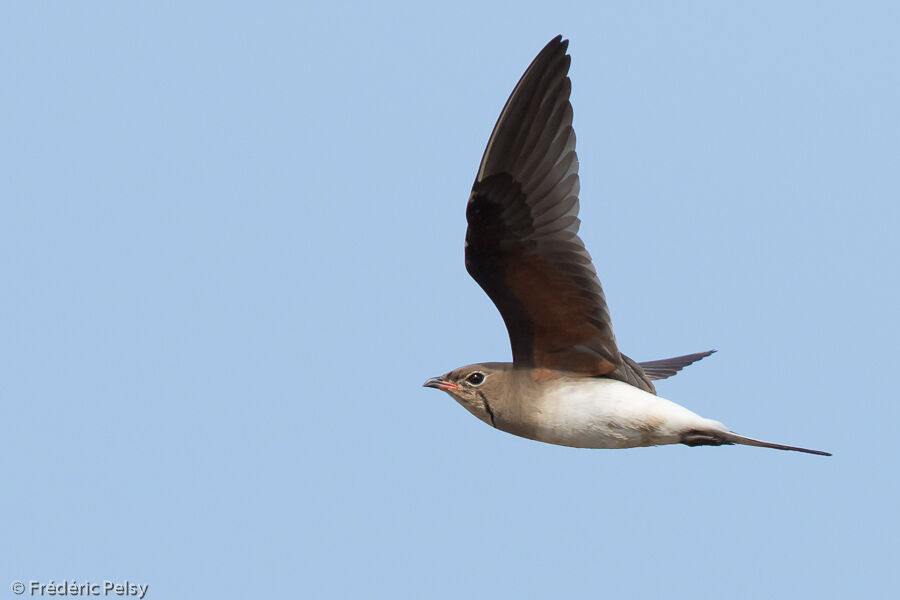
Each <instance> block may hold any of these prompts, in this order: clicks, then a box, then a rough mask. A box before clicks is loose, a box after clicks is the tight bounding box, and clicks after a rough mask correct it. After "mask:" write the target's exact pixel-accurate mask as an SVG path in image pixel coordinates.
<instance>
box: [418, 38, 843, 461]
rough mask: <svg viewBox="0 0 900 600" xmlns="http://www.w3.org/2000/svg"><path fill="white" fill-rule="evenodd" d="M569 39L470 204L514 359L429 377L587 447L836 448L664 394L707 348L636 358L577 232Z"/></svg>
mask: <svg viewBox="0 0 900 600" xmlns="http://www.w3.org/2000/svg"><path fill="white" fill-rule="evenodd" d="M567 47H568V41H567V40H563V39H562V36H557V37H556V38H554V39H553V40H551V41H550V43H548V44H547V45H546V46H545V47H544V49H543V50H541V52H540V53H539V54H538V55H537V57H535V59H534V60H533V61H532V62H531V64H530V65H529V66H528V68H527V69H526V70H525V73H524V75H522V78H521V79H519V82H518V83H517V84H516V87H515V89H513V91H512V94H511V95H510V96H509V99H508V100H507V101H506V105H505V106H504V107H503V110H502V111H501V112H500V117H499V118H498V119H497V124H496V125H495V126H494V131H493V132H492V133H491V137H490V139H489V140H488V143H487V148H485V151H484V156H483V157H482V159H481V165H480V166H479V168H478V175H477V176H476V177H475V184H474V185H473V186H472V193H471V194H470V196H469V201H468V205H467V206H466V220H467V221H468V230H467V231H466V270H468V272H469V274H470V275H471V276H472V277H473V278H474V279H475V281H477V282H478V285H480V286H481V287H482V289H484V291H485V292H486V293H487V295H488V296H489V297H490V298H491V300H492V301H493V303H494V304H495V305H496V306H497V309H498V310H499V311H500V315H501V316H502V317H503V321H504V322H505V324H506V329H507V331H508V333H509V341H510V344H511V346H512V355H513V362H512V363H502V362H488V363H479V364H473V365H467V366H464V367H459V368H458V369H454V370H452V371H450V372H449V373H446V374H444V375H442V376H440V377H432V378H431V379H429V380H428V381H426V382H425V384H424V385H425V387H431V388H437V389H439V390H443V391H445V392H447V393H448V394H450V395H451V396H452V397H453V398H454V399H455V400H456V401H457V402H459V403H460V404H462V405H463V406H464V407H465V408H466V409H467V410H468V411H469V412H471V413H472V414H473V415H475V416H476V417H478V418H479V419H481V420H482V421H484V422H485V423H487V424H489V425H491V426H493V427H496V428H497V429H500V430H503V431H506V432H509V433H512V434H514V435H518V436H522V437H525V438H529V439H533V440H538V441H541V442H547V443H550V444H559V445H563V446H574V447H578V448H633V447H638V446H655V445H662V444H686V445H688V446H721V445H725V444H744V445H748V446H762V447H764V448H776V449H778V450H795V451H798V452H808V453H810V454H821V455H825V456H830V454H829V453H828V452H823V451H821V450H810V449H807V448H798V447H795V446H785V445H782V444H773V443H771V442H764V441H761V440H756V439H753V438H749V437H745V436H742V435H738V434H737V433H734V432H733V431H731V430H729V429H728V428H727V427H726V426H725V425H723V424H722V423H719V422H718V421H713V420H711V419H706V418H704V417H701V416H699V415H697V414H695V413H694V412H692V411H690V410H688V409H687V408H684V407H683V406H680V405H678V404H675V403H674V402H671V401H669V400H666V399H665V398H661V397H660V396H657V395H656V388H655V387H654V386H653V380H656V379H664V378H666V377H670V376H672V375H674V374H675V373H677V372H678V371H679V370H681V369H682V368H683V367H685V366H687V365H689V364H691V363H693V362H695V361H698V360H700V359H701V358H704V357H706V356H709V355H710V354H711V353H712V352H713V351H712V350H710V351H707V352H699V353H696V354H689V355H686V356H678V357H675V358H668V359H663V360H654V361H650V362H642V363H638V362H635V361H633V360H632V359H630V358H628V357H627V356H625V355H624V354H622V353H621V352H620V351H619V348H618V346H617V345H616V339H615V336H614V335H613V330H612V324H611V322H610V316H609V310H608V308H607V306H606V300H605V298H604V295H603V289H602V288H601V287H600V281H599V280H598V279H597V273H596V271H595V270H594V266H593V264H592V263H591V257H590V255H589V254H588V252H587V250H586V249H585V247H584V244H583V243H582V241H581V238H579V237H578V226H579V224H580V221H579V219H578V191H579V183H578V159H577V157H576V155H575V131H574V130H573V129H572V105H571V103H570V102H569V93H570V91H571V85H572V84H571V81H570V80H569V77H568V71H569V63H570V57H569V55H568V54H566V49H567Z"/></svg>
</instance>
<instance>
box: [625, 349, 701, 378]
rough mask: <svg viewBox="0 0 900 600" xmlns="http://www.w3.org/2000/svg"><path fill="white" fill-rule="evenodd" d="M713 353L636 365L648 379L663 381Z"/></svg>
mask: <svg viewBox="0 0 900 600" xmlns="http://www.w3.org/2000/svg"><path fill="white" fill-rule="evenodd" d="M713 352H715V350H707V351H706V352H696V353H694V354H685V355H684V356H675V357H673V358H662V359H660V360H648V361H646V362H641V363H638V364H639V365H641V369H643V370H644V373H645V374H646V375H647V377H649V378H650V379H665V378H667V377H671V376H672V375H674V374H675V373H677V372H678V371H680V370H682V369H683V368H685V367H686V366H688V365H692V364H694V363H695V362H697V361H698V360H701V359H704V358H706V357H707V356H709V355H710V354H712V353H713Z"/></svg>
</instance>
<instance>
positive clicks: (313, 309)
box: [0, 2, 900, 599]
mask: <svg viewBox="0 0 900 600" xmlns="http://www.w3.org/2000/svg"><path fill="white" fill-rule="evenodd" d="M736 4H737V3H727V5H726V4H725V3H721V2H689V3H667V2H646V3H616V4H609V3H592V2H583V3H577V2H576V3H554V4H552V5H551V4H548V3H517V4H516V5H515V6H516V8H515V9H514V10H513V9H512V8H511V7H512V5H511V4H509V3H490V2H488V3H482V2H478V3H467V2H459V3H452V4H449V5H447V4H445V5H441V6H426V5H411V4H409V5H407V4H405V3H400V4H398V3H390V2H382V3H371V4H368V5H362V4H361V3H360V4H358V5H354V4H340V3H319V4H312V3H304V2H300V3H296V2H294V3H268V2H260V3H252V4H250V3H240V4H238V3H229V2H215V3H212V2H210V3H196V2H187V3H133V2H128V3H124V2H104V3H99V2H77V3H75V2H72V3H56V4H51V3H34V2H29V3H15V4H11V5H7V6H5V7H4V8H3V10H2V13H0V56H2V60H0V75H2V80H3V83H4V85H3V92H2V93H0V190H2V191H0V274H2V278H3V281H4V282H5V284H6V285H5V287H4V291H3V293H2V294H0V315H2V318H0V339H2V343H0V420H2V423H3V425H4V434H3V435H2V436H0V481H2V482H3V489H2V493H0V539H2V540H3V541H4V543H3V544H2V549H0V578H2V581H0V584H2V585H3V586H7V587H5V589H6V590H7V591H6V592H0V596H2V595H3V594H7V595H8V597H10V598H12V597H15V596H13V594H12V592H11V591H9V587H8V583H11V582H13V581H15V580H21V581H24V582H28V581H30V580H38V581H41V582H45V583H46V582H49V581H50V580H53V581H56V582H59V581H62V580H65V579H68V580H70V581H71V580H73V579H74V580H77V581H79V582H83V581H87V580H90V581H102V580H106V579H109V580H118V581H122V580H126V579H127V580H130V581H132V582H135V583H144V584H149V585H150V588H149V592H148V595H147V597H148V598H151V599H153V598H156V599H161V598H178V597H181V598H247V597H263V598H265V597H272V598H274V597H286V596H291V597H367V598H369V597H371V598H380V597H384V598H398V597H400V598H403V597H410V598H411V597H446V598H465V597H476V598H477V597H481V598H501V597H537V596H550V597H574V596H591V597H600V598H603V597H608V596H613V595H614V596H616V597H662V596H665V597H668V598H674V599H680V598H696V597H713V596H720V595H722V594H727V595H728V596H729V597H730V598H761V597H773V598H777V597H806V598H841V599H844V598H848V597H863V596H872V597H885V596H887V595H888V594H889V593H890V592H891V591H895V590H896V589H897V588H898V585H900V576H898V574H897V573H898V572H897V568H896V565H897V556H898V550H897V548H898V546H897V539H898V536H900V517H898V506H900V483H898V477H897V468H898V459H900V451H898V449H897V439H896V437H897V431H898V428H897V423H898V421H900V400H898V398H897V393H896V391H895V381H894V380H895V376H896V374H897V344H896V340H897V338H898V336H900V327H898V318H897V315H896V307H897V306H898V304H900V277H898V267H897V259H898V256H900V241H898V235H897V230H898V217H900V209H898V202H897V199H898V196H900V176H898V165H900V112H898V106H900V72H898V69H897V64H898V58H900V42H898V38H897V25H898V23H900V9H898V7H897V5H896V4H895V3H888V2H884V3H877V2H868V3H857V4H851V3H832V2H793V3H782V2H755V3H742V5H741V6H736ZM557 33H562V34H563V35H565V36H566V37H568V38H570V39H571V44H570V52H571V53H572V56H573V60H572V69H571V72H570V74H571V77H572V80H573V92H572V102H573V105H574V110H575V118H574V122H575V129H576V132H577V134H578V152H579V159H580V163H581V190H582V191H581V202H582V210H581V216H582V220H583V225H582V230H581V233H582V237H583V239H584V241H585V243H586V245H587V247H588V249H589V250H590V251H591V253H592V254H593V256H594V260H595V263H596V266H597V270H598V272H599V274H600V278H601V280H602V281H603V284H604V287H605V289H606V293H607V299H608V302H609V305H610V310H611V313H612V316H613V322H614V326H615V329H616V333H617V337H618V341H619V345H620V347H621V348H622V350H623V351H624V352H626V353H628V354H629V355H631V356H633V357H634V358H636V359H638V360H649V359H654V358H660V357H666V356H671V355H675V354H682V353H687V352H694V351H698V350H704V349H707V348H716V349H718V351H719V352H718V353H717V354H716V355H714V356H713V357H711V358H708V359H706V360H704V361H703V362H702V363H699V364H697V365H694V366H691V367H690V368H688V369H687V370H686V371H684V372H682V373H681V374H679V375H678V376H677V377H675V378H674V379H671V380H668V381H665V382H662V383H661V384H660V385H659V391H660V393H661V394H662V395H664V396H666V397H668V398H671V399H672V400H674V401H676V402H679V403H681V404H684V405H686V406H688V407H689V408H691V409H693V410H695V411H697V412H699V413H701V414H703V415H704V416H707V417H710V418H714V419H717V420H721V421H723V422H725V423H727V424H728V425H729V426H730V427H732V428H733V429H735V430H736V431H738V432H741V433H744V434H746V435H751V436H754V437H760V438H763V439H769V440H772V441H776V442H783V443H788V444H797V445H803V446H808V447H813V448H822V449H825V450H830V451H832V452H834V456H833V457H832V458H821V457H816V456H808V455H803V454H795V453H785V452H776V451H768V450H762V449H756V448H686V447H682V446H670V447H663V448H644V449H635V450H627V451H613V450H609V451H589V450H575V449H569V448H561V447H553V446H549V445H545V444H540V443H537V442H532V441H528V440H524V439H520V438H516V437H513V436H510V435H508V434H505V433H501V432H499V431H496V430H493V429H491V428H489V427H487V426H485V425H484V424H482V423H481V422H479V421H477V420H476V419H474V418H473V417H471V416H470V415H469V414H468V413H467V412H466V411H465V410H464V409H462V408H461V407H460V406H458V405H456V404H455V403H454V402H453V401H452V400H451V399H450V398H449V397H447V396H446V395H444V394H440V393H437V392H435V391H434V390H427V389H422V388H421V387H420V386H421V384H422V382H423V381H424V380H425V379H426V378H427V377H430V376H433V375H438V374H440V373H443V372H445V371H447V370H449V369H451V368H454V367H456V366H459V365H462V364H466V363H470V362H475V361H481V360H508V359H509V356H510V351H509V348H508V341H507V338H506V333H505V330H504V328H503V324H502V321H501V320H500V317H499V315H498V314H497V312H496V311H495V309H494V307H493V305H492V304H491V303H490V301H489V300H488V298H487V297H486V296H485V295H484V294H483V293H482V292H481V290H480V289H479V288H478V287H477V285H476V284H475V283H474V282H473V281H472V280H471V279H470V278H469V277H468V275H467V274H466V272H465V269H464V267H463V262H462V251H463V246H462V242H463V235H464V231H465V213H464V209H465V201H466V198H467V195H468V192H469V187H470V186H471V183H472V180H473V178H474V176H475V171H476V168H477V165H478V161H479V159H480V158H481V153H482V151H483V148H484V144H485V142H486V141H487V138H488V135H489V133H490V130H491V127H492V126H493V124H494V121H495V119H496V117H497V115H498V113H499V111H500V109H501V107H502V106H503V102H504V101H505V99H506V97H507V95H508V94H509V92H510V91H511V90H512V87H513V85H514V84H515V82H516V81H517V79H518V77H519V75H520V74H521V73H522V71H523V70H524V68H525V67H526V66H527V64H528V63H529V61H530V60H531V59H532V57H533V56H534V55H535V54H536V53H537V52H538V51H539V50H540V48H541V47H542V46H543V45H544V44H545V43H546V42H547V41H548V40H549V39H550V38H552V37H553V36H555V35H556V34H557ZM2 597H7V596H2ZM24 597H28V596H27V594H26V596H24Z"/></svg>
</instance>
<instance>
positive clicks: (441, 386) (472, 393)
mask: <svg viewBox="0 0 900 600" xmlns="http://www.w3.org/2000/svg"><path fill="white" fill-rule="evenodd" d="M511 370H512V364H509V363H478V364H474V365H466V366H465V367H459V368H458V369H454V370H452V371H450V372H449V373H445V374H444V375H441V376H440V377H432V378H431V379H429V380H428V381H426V382H425V383H424V384H422V385H423V387H430V388H435V389H438V390H443V391H445V392H447V393H448V394H450V395H451V396H453V399H454V400H456V401H457V402H459V403H460V404H462V405H463V406H464V407H466V409H467V410H468V411H469V412H470V413H472V414H473V415H475V416H476V417H478V418H479V419H481V420H482V421H484V422H485V423H487V424H488V425H493V426H496V424H495V414H494V411H493V408H492V406H494V407H496V406H497V405H498V404H499V403H501V402H502V401H503V399H504V398H505V395H506V393H507V390H508V380H509V373H510V371H511Z"/></svg>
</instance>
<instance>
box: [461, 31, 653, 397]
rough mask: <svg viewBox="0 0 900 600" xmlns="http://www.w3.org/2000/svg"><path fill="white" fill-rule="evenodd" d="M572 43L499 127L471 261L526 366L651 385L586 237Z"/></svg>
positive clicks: (544, 58) (520, 92) (517, 95)
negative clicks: (613, 313)
mask: <svg viewBox="0 0 900 600" xmlns="http://www.w3.org/2000/svg"><path fill="white" fill-rule="evenodd" d="M567 47H568V41H563V40H562V37H561V36H558V37H556V38H555V39H553V40H551V41H550V43H549V44H547V45H546V46H545V47H544V49H543V50H541V52H540V54H538V55H537V57H536V58H535V59H534V61H532V63H531V65H529V67H528V69H527V70H526V71H525V74H524V75H522V78H521V79H520V80H519V83H518V84H517V85H516V87H515V89H514V90H513V92H512V94H511V95H510V97H509V99H508V100H507V101H506V105H505V106H504V107H503V111H502V112H501V113H500V118H499V119H498V120H497V124H496V125H495V126H494V131H493V133H492V134H491V137H490V140H488V144H487V148H486V149H485V152H484V156H483V157H482V159H481V166H480V168H479V169H478V176H477V177H476V178H475V184H474V186H473V187H472V194H471V195H470V196H469V203H468V206H467V208H466V218H467V220H468V223H469V227H468V230H467V232H466V269H467V270H468V271H469V274H470V275H471V276H472V277H473V278H474V279H475V281H477V282H478V284H479V285H480V286H481V287H482V288H483V289H484V291H485V292H486V293H487V295H488V296H490V298H491V300H492V301H493V302H494V304H495V305H496V306H497V309H498V310H499V311H500V314H501V315H502V316H503V320H504V322H505V323H506V328H507V330H508V332H509V339H510V343H511V345H512V353H513V362H514V364H515V365H516V366H517V367H530V368H535V369H544V368H546V369H554V370H562V371H567V372H570V373H572V374H578V375H583V376H601V375H603V376H607V377H613V378H616V379H621V380H623V381H626V382H628V383H631V384H632V385H636V386H638V387H641V388H643V389H646V390H648V391H651V392H652V391H653V384H652V383H650V380H649V379H648V378H647V377H646V376H645V375H644V373H643V371H642V370H641V368H640V366H638V365H637V363H635V362H634V361H631V360H629V359H627V358H625V357H623V356H622V355H621V354H620V353H619V349H618V348H617V347H616V340H615V336H614V335H613V331H612V325H611V323H610V318H609V310H608V308H607V306H606V300H605V298H604V296H603V288H601V286H600V281H599V280H598V279H597V273H596V271H595V270H594V267H593V265H592V264H591V257H590V255H589V254H588V252H587V250H586V249H585V247H584V244H583V243H582V241H581V239H580V238H579V237H578V226H579V224H580V221H579V220H578V191H579V183H578V158H577V156H576V155H575V131H574V130H573V129H572V105H571V104H570V103H569V93H570V91H571V82H570V80H569V78H568V76H567V73H568V71H569V62H570V58H569V56H568V55H567V54H566V48H567Z"/></svg>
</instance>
